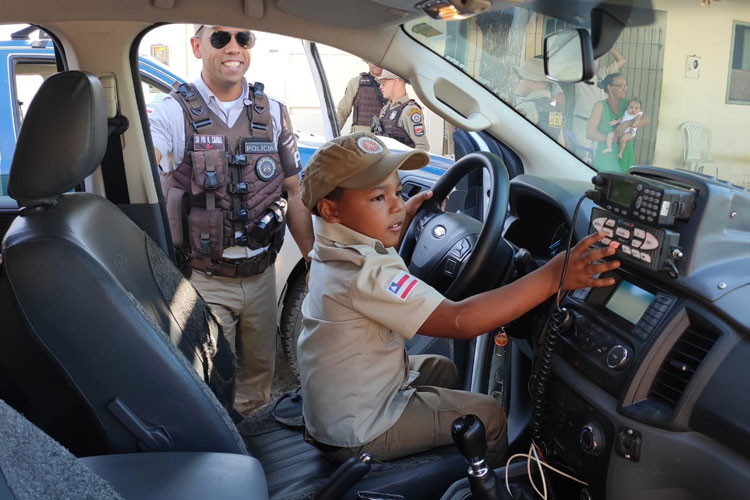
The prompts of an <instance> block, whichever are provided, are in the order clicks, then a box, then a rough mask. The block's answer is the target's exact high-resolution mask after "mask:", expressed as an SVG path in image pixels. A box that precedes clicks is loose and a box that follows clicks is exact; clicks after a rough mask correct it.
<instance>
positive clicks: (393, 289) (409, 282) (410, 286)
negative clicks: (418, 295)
mask: <svg viewBox="0 0 750 500" xmlns="http://www.w3.org/2000/svg"><path fill="white" fill-rule="evenodd" d="M417 283H419V280H418V279H417V278H415V277H414V276H412V275H411V274H408V273H405V272H404V271H401V272H400V273H398V274H397V275H396V277H395V278H394V279H393V281H392V282H391V284H390V285H388V291H389V292H390V293H392V294H393V295H395V296H396V297H398V298H399V299H401V300H406V299H407V298H408V297H409V295H410V294H411V292H412V291H414V288H415V287H416V286H417Z"/></svg>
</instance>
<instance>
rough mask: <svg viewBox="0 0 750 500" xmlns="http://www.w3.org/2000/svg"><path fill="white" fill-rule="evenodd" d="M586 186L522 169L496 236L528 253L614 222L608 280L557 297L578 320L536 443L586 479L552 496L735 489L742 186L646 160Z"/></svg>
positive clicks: (747, 454)
mask: <svg viewBox="0 0 750 500" xmlns="http://www.w3.org/2000/svg"><path fill="white" fill-rule="evenodd" d="M597 177H600V176H597ZM594 183H595V184H596V185H595V186H594V189H593V190H592V189H591V187H592V186H591V184H587V183H580V182H576V181H570V180H564V181H559V182H558V180H555V182H554V183H553V182H551V181H550V180H546V179H541V178H537V177H534V176H528V175H521V176H518V177H516V178H514V179H513V181H512V182H511V187H510V208H511V211H510V213H509V218H508V222H507V223H506V233H505V237H506V239H508V240H509V241H510V242H512V243H513V244H515V245H516V246H518V247H521V248H525V249H527V250H528V251H529V252H530V253H531V255H532V256H533V258H534V259H535V260H537V261H539V262H543V261H546V260H548V259H549V258H551V257H552V256H554V255H555V254H556V253H558V252H560V251H562V250H564V249H565V246H566V245H567V238H568V236H569V235H570V232H571V231H572V232H573V239H574V241H575V240H578V239H581V238H582V237H584V236H585V235H586V234H589V233H591V232H594V231H595V230H606V229H609V230H610V232H609V233H607V234H608V238H607V239H605V240H604V241H605V243H608V244H613V245H615V246H616V247H617V248H618V251H617V257H618V258H620V260H621V263H622V265H621V268H619V269H617V270H615V271H613V272H611V273H609V274H610V275H611V276H612V277H614V278H615V284H614V285H612V286H610V287H607V288H598V289H581V290H577V291H574V292H572V293H568V294H567V296H566V297H565V298H564V300H563V306H564V307H565V308H566V309H568V311H570V314H571V316H572V318H573V322H572V326H571V327H569V328H567V329H564V330H563V331H562V332H561V333H560V338H559V339H558V342H557V344H556V346H555V356H554V359H553V364H552V375H551V377H550V379H549V381H548V383H547V390H546V393H545V397H544V402H543V403H544V410H543V415H542V418H541V419H542V424H543V429H544V439H543V443H544V449H543V451H544V452H545V454H546V455H547V458H548V461H549V462H551V463H552V465H554V466H557V467H559V468H561V469H562V470H564V471H566V472H569V473H572V474H574V475H575V476H576V477H579V478H582V479H583V480H585V481H586V482H587V483H588V485H587V486H585V487H583V486H581V485H578V484H576V483H573V482H571V481H568V480H566V479H564V478H557V477H556V478H555V479H554V481H553V484H554V486H555V488H556V492H557V495H558V496H559V497H560V498H597V499H600V498H660V499H661V498H675V499H677V498H680V499H691V498H716V497H722V498H744V495H746V494H747V490H748V487H750V396H748V395H749V394H750V317H749V314H750V312H749V311H748V309H750V308H749V307H748V304H750V251H749V250H748V249H749V248H750V221H749V220H748V214H750V193H748V191H746V190H743V189H740V188H737V187H734V186H731V185H728V184H726V183H723V182H720V181H717V180H716V179H713V178H709V177H707V176H703V175H701V174H694V173H689V172H679V171H669V170H664V169H658V168H654V167H635V168H633V169H631V171H630V173H629V174H627V175H625V174H612V176H610V177H607V176H604V177H602V178H599V179H598V180H597V179H595V180H594ZM597 183H599V184H597ZM586 191H589V193H588V194H589V198H587V199H585V200H584V201H583V202H582V204H581V208H580V211H579V214H578V217H577V218H576V220H575V222H574V221H573V212H574V208H575V206H576V203H577V202H578V200H579V198H580V197H581V195H582V194H583V193H584V192H586ZM657 192H658V196H657ZM665 205H666V209H665ZM652 213H653V215H652ZM743 213H744V220H738V219H742V217H741V216H740V214H743ZM733 214H734V215H733ZM648 219H651V220H648ZM605 232H606V231H605ZM610 233H611V238H610V237H609V235H610ZM642 255H643V256H642ZM740 270H744V271H740ZM534 314H537V315H539V314H546V312H545V313H540V312H539V310H537V311H535V312H534ZM543 323H544V321H541V320H540V321H536V322H535V323H528V322H527V323H526V324H537V325H542V324H543ZM541 330H542V328H541V327H540V328H539V331H537V332H533V335H532V338H533V340H534V342H535V344H536V348H537V349H539V348H540V344H543V342H544V338H545V335H546V334H543V333H542V332H541Z"/></svg>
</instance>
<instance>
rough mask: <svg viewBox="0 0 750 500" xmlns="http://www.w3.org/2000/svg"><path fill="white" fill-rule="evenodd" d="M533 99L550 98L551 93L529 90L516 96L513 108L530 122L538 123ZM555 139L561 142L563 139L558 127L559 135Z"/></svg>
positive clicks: (537, 113)
mask: <svg viewBox="0 0 750 500" xmlns="http://www.w3.org/2000/svg"><path fill="white" fill-rule="evenodd" d="M535 99H550V100H551V99H552V93H551V92H550V91H549V90H535V91H533V92H529V93H528V94H527V95H525V96H518V97H517V98H516V105H515V108H516V110H518V112H519V113H521V114H522V115H523V116H525V117H526V118H527V119H528V120H529V121H530V122H531V123H533V124H535V125H536V124H538V123H539V112H538V111H537V109H536V102H534V100H535ZM556 139H557V141H558V142H559V143H560V144H562V143H563V142H562V140H563V133H562V129H560V135H559V137H557V138H556Z"/></svg>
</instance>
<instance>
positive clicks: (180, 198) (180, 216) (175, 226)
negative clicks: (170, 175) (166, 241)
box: [166, 186, 190, 248]
mask: <svg viewBox="0 0 750 500" xmlns="http://www.w3.org/2000/svg"><path fill="white" fill-rule="evenodd" d="M166 199H167V219H168V220H169V232H170V234H171V235H172V244H174V246H175V248H180V247H182V246H184V245H185V244H186V243H187V238H186V235H185V228H186V226H187V214H188V207H189V203H190V200H189V199H188V194H187V193H186V192H185V190H183V189H180V188H178V187H175V186H171V187H169V188H167V192H166Z"/></svg>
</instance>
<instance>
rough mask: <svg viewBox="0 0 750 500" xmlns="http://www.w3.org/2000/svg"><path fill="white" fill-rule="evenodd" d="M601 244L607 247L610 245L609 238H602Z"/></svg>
mask: <svg viewBox="0 0 750 500" xmlns="http://www.w3.org/2000/svg"><path fill="white" fill-rule="evenodd" d="M602 243H604V244H605V245H609V244H610V243H612V240H611V239H609V238H602Z"/></svg>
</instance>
